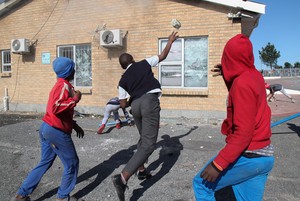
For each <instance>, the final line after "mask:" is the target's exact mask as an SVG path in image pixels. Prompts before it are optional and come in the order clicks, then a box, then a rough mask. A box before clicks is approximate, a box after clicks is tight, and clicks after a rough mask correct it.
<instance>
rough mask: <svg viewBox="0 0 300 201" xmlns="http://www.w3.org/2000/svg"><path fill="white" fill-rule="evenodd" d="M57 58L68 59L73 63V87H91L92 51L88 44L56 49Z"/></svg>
mask: <svg viewBox="0 0 300 201" xmlns="http://www.w3.org/2000/svg"><path fill="white" fill-rule="evenodd" d="M58 56H59V57H68V58H70V59H72V60H73V61H74V62H75V77H74V81H73V82H74V83H73V84H74V86H76V87H91V86H92V51H91V45H90V44H80V45H66V46H59V47H58Z"/></svg>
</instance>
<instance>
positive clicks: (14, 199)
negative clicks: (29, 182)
mask: <svg viewBox="0 0 300 201" xmlns="http://www.w3.org/2000/svg"><path fill="white" fill-rule="evenodd" d="M10 201H31V199H30V197H29V196H26V197H23V198H17V197H16V196H15V197H12V198H11V199H10Z"/></svg>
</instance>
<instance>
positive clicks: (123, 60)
mask: <svg viewBox="0 0 300 201" xmlns="http://www.w3.org/2000/svg"><path fill="white" fill-rule="evenodd" d="M119 62H120V65H121V67H122V68H123V69H126V68H127V67H128V65H129V64H132V63H134V60H133V57H132V56H131V55H130V54H128V53H123V54H121V56H120V57H119Z"/></svg>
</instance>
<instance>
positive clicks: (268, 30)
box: [250, 0, 300, 69]
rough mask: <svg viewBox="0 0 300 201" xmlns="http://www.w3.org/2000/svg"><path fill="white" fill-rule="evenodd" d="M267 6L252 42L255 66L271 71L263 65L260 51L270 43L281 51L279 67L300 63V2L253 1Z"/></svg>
mask: <svg viewBox="0 0 300 201" xmlns="http://www.w3.org/2000/svg"><path fill="white" fill-rule="evenodd" d="M253 1H255V2H258V3H262V4H265V5H266V12H265V14H264V15H262V16H261V17H260V21H259V25H258V27H256V28H255V29H254V30H253V32H252V35H251V37H250V40H251V41H252V44H253V52H254V57H255V66H256V68H257V69H269V68H268V67H266V66H264V65H263V64H261V61H260V59H259V53H258V51H259V50H261V49H262V47H265V46H266V45H267V43H268V42H270V43H271V44H273V45H274V46H275V48H276V50H277V51H280V55H281V56H280V58H279V59H278V60H277V64H278V65H282V66H283V65H284V63H285V62H289V63H291V64H292V65H293V64H294V63H295V62H300V12H299V8H300V1H299V0H288V1H283V0H253Z"/></svg>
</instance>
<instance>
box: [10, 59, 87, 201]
mask: <svg viewBox="0 0 300 201" xmlns="http://www.w3.org/2000/svg"><path fill="white" fill-rule="evenodd" d="M74 66H75V63H74V62H73V61H72V60H71V59H69V58H66V57H58V58H56V59H55V60H54V61H53V70H54V72H55V73H56V75H57V82H56V83H55V85H54V87H53V88H52V90H51V91H50V94H49V99H48V104H47V109H46V114H45V116H44V118H43V123H42V125H41V127H40V130H39V136H40V143H41V152H42V153H41V160H40V163H39V164H38V165H37V166H36V167H35V168H34V169H33V170H32V171H31V172H30V173H29V175H28V176H27V178H26V179H25V181H24V182H23V184H22V185H21V187H20V188H19V190H18V192H17V195H16V196H15V197H14V198H12V201H30V197H29V195H30V194H31V193H32V192H33V191H34V190H35V188H36V187H37V185H38V184H39V182H40V180H41V179H42V177H43V175H44V174H45V173H46V172H47V170H48V169H49V168H50V167H51V166H52V164H53V162H54V160H55V158H56V156H58V157H59V158H60V160H61V162H62V164H63V166H64V171H63V174H62V180H61V185H60V187H59V188H58V192H57V201H62V200H65V201H76V200H78V201H79V200H81V199H76V198H75V197H70V192H71V191H72V190H73V189H74V187H75V184H76V179H77V174H78V168H79V159H78V156H77V153H76V150H75V146H74V143H73V141H72V138H71V134H72V130H73V129H74V130H75V131H76V133H77V137H79V138H82V137H83V136H84V131H83V130H82V128H81V127H80V126H79V125H78V124H77V123H76V121H74V120H73V114H74V107H75V106H76V104H77V103H78V102H79V101H80V99H81V93H80V91H75V90H74V88H73V86H72V85H71V84H70V82H69V81H70V80H73V79H74V74H75V70H74Z"/></svg>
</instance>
